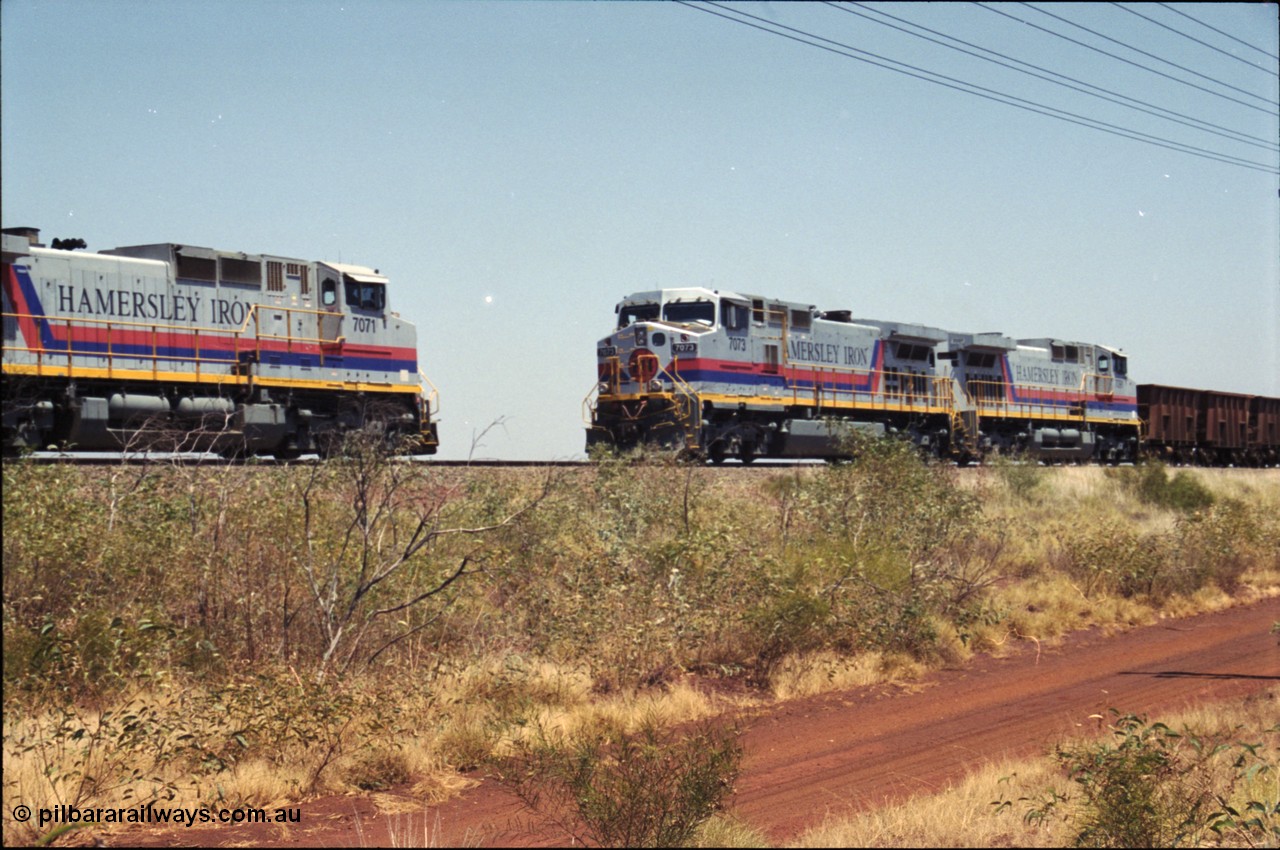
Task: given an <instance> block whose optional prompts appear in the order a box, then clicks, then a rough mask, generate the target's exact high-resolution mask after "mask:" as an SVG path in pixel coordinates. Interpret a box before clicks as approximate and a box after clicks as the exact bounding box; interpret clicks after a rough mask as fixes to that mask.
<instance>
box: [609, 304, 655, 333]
mask: <svg viewBox="0 0 1280 850" xmlns="http://www.w3.org/2000/svg"><path fill="white" fill-rule="evenodd" d="M656 318H658V305H657V304H623V305H622V306H621V307H620V308H619V309H618V327H619V328H625V327H627V326H628V325H634V324H635V323H636V322H652V321H653V320H654V319H656Z"/></svg>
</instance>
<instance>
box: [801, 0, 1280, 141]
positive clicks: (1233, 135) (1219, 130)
mask: <svg viewBox="0 0 1280 850" xmlns="http://www.w3.org/2000/svg"><path fill="white" fill-rule="evenodd" d="M827 5H828V6H830V7H832V8H833V9H837V10H839V11H841V12H846V13H848V14H850V15H857V16H858V17H860V18H864V19H866V20H868V21H871V22H872V23H877V24H880V25H881V26H886V27H889V28H891V29H895V30H897V31H898V32H902V33H906V34H907V35H910V36H913V37H915V38H920V39H923V40H925V41H928V42H931V43H933V44H937V45H940V46H942V47H946V48H948V49H950V50H955V51H957V52H960V53H964V54H966V55H968V56H973V57H975V58H977V59H981V60H983V61H985V62H991V63H993V64H995V65H999V66H1001V67H1002V68H1008V69H1009V70H1011V71H1017V72H1018V73H1020V74H1026V75H1027V76H1030V77H1035V78H1036V79H1039V80H1044V81H1045V82H1048V83H1053V84H1054V85H1057V86H1062V87H1064V88H1068V89H1071V90H1072V91H1077V92H1080V93H1081V94H1085V95H1088V96H1090V97H1096V98H1098V99H1100V100H1105V101H1107V102H1109V103H1114V104H1117V105H1119V106H1123V107H1125V108H1127V109H1133V110H1136V111H1138V112H1143V113H1146V114H1147V115H1152V116H1154V117H1156V118H1161V119H1164V120H1166V121H1173V122H1174V123H1177V124H1182V125H1183V126H1185V127H1190V128H1192V129H1193V130H1199V131H1201V132H1204V133H1212V134H1213V135H1215V136H1221V137H1222V138H1224V139H1230V140H1231V141H1234V142H1240V143H1241V144H1247V145H1253V146H1254V147H1260V148H1265V149H1266V150H1272V149H1274V148H1275V147H1276V144H1275V143H1274V142H1270V141H1268V140H1267V139H1263V138H1259V137H1257V136H1250V135H1248V134H1247V133H1241V132H1240V131H1238V130H1232V129H1230V128H1229V127H1223V126H1222V125H1220V124H1214V123H1212V122H1209V121H1203V120H1201V119H1199V118H1194V117H1192V116H1190V115H1185V114H1183V113H1181V112H1176V111H1174V110H1172V109H1165V108H1164V107H1162V106H1156V105H1155V104H1153V103H1148V102H1146V101H1144V100H1139V99H1138V98H1133V97H1129V96H1128V95H1125V94H1121V93H1120V92H1116V91H1111V90H1110V89H1105V88H1102V87H1101V86H1095V85H1093V84H1092V83H1086V82H1085V81H1083V80H1078V79H1076V78H1075V77H1069V76H1066V75H1065V74H1059V73H1058V72H1056V71H1050V70H1049V69H1048V68H1044V67H1041V66H1039V65H1034V64H1032V63H1030V62H1024V61H1022V60H1021V59H1015V58H1013V57H1012V56H1008V55H1006V54H1004V53H1000V52H999V51H997V50H990V49H988V48H985V47H982V46H980V45H977V44H973V43H972V42H968V41H965V40H963V39H960V38H956V37H954V36H950V35H947V34H946V33H942V32H938V31H937V30H933V29H930V28H928V27H926V26H923V25H921V24H917V23H915V22H913V21H908V20H905V19H903V18H899V17H896V16H894V15H890V14H889V13H888V12H884V11H881V10H880V9H874V8H872V7H870V6H866V5H864V4H862V3H853V4H851V5H853V6H857V7H859V8H862V9H865V10H867V11H868V12H873V13H875V14H877V15H881V16H883V17H886V18H889V19H891V20H894V21H898V22H900V23H903V24H906V25H907V26H910V27H915V28H916V29H920V30H923V31H925V32H927V33H932V34H933V35H936V36H940V37H941V38H945V39H947V40H949V41H954V42H957V43H958V44H963V45H965V46H966V47H972V48H974V50H980V51H982V52H983V53H989V54H991V55H993V56H999V57H1000V58H1001V59H1007V60H1009V62H1016V63H1017V64H1018V65H1022V66H1025V68H1034V69H1035V70H1036V71H1043V72H1044V74H1049V75H1050V76H1044V74H1036V73H1033V72H1031V71H1027V70H1025V69H1024V68H1017V67H1014V66H1013V65H1010V64H1008V63H1006V62H1001V61H998V60H996V59H992V58H990V57H989V56H980V55H979V54H977V53H974V52H973V51H970V50H964V49H962V48H959V47H956V46H955V45H953V44H946V43H944V42H941V41H938V40H937V39H934V38H929V37H928V36H924V35H921V34H920V33H916V32H911V31H910V30H907V29H903V28H902V27H898V26H894V25H893V24H890V23H887V22H885V21H881V20H878V19H876V18H872V17H870V16H868V15H866V14H863V13H862V12H858V11H856V10H855V9H852V8H850V7H849V6H848V5H845V4H844V3H835V2H830V0H828V2H827ZM1054 77H1056V78H1058V79H1053V78H1054ZM1062 80H1068V81H1070V82H1071V83H1078V84H1079V85H1075V86H1073V85H1069V84H1068V83H1064V82H1062ZM1080 86H1085V87H1086V88H1088V89H1093V91H1086V89H1084V88H1080ZM1098 92H1102V93H1103V94H1098ZM1106 95H1114V97H1107V96H1106ZM1117 98H1119V99H1117ZM1123 101H1128V103H1124V102H1123ZM1133 104H1141V106H1134V105H1133ZM1142 107H1150V109H1144V108H1142ZM1161 113H1164V114H1161ZM1171 116H1176V117H1171ZM1181 119H1186V120H1181ZM1193 122H1194V123H1193ZM1196 125H1203V126H1196ZM1208 128H1213V129H1208Z"/></svg>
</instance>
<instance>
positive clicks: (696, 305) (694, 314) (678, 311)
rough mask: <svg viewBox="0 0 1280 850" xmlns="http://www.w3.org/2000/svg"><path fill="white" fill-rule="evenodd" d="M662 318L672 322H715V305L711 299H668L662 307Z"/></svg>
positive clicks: (708, 323)
mask: <svg viewBox="0 0 1280 850" xmlns="http://www.w3.org/2000/svg"><path fill="white" fill-rule="evenodd" d="M662 318H663V319H664V320H665V321H668V322H671V323H673V324H693V323H698V324H703V325H714V324H715V323H716V305H715V304H714V303H713V302H711V301H670V302H668V303H667V304H666V306H664V307H663V308H662Z"/></svg>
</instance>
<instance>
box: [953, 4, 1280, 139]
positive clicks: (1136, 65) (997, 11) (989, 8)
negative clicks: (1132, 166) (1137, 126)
mask: <svg viewBox="0 0 1280 850" xmlns="http://www.w3.org/2000/svg"><path fill="white" fill-rule="evenodd" d="M974 5H977V6H978V8H979V9H986V10H987V12H992V13H995V14H997V15H1002V17H1005V18H1009V19H1010V20H1016V22H1018V23H1021V24H1025V26H1028V27H1032V28H1033V29H1039V31H1041V32H1046V33H1048V35H1051V36H1055V37H1057V38H1061V40H1064V41H1070V42H1071V44H1073V45H1079V46H1080V47H1087V49H1088V50H1092V51H1094V52H1100V54H1102V55H1103V56H1110V58H1111V59H1116V60H1119V61H1123V63H1124V64H1126V65H1133V67H1134V68H1140V69H1143V70H1149V72H1151V73H1153V74H1156V76H1158V77H1164V78H1165V79H1171V81H1174V82H1175V83H1181V84H1183V86H1190V87H1192V88H1198V90H1199V91H1202V92H1206V93H1210V95H1213V96H1215V97H1221V99H1224V100H1229V101H1231V102H1233V104H1239V105H1242V106H1247V108H1248V109H1256V110H1258V111H1260V113H1263V114H1266V115H1275V114H1276V113H1271V111H1267V110H1265V109H1262V108H1261V106H1254V105H1253V104H1247V102H1244V101H1243V100H1236V99H1235V97H1231V96H1230V95H1224V93H1222V92H1216V91H1213V90H1211V88H1204V87H1203V86H1197V84H1196V83H1193V82H1188V81H1185V79H1179V78H1178V77H1174V76H1171V74H1166V73H1165V72H1162V70H1156V69H1155V68H1148V67H1147V65H1142V64H1139V63H1135V61H1130V60H1128V59H1125V58H1124V56H1117V55H1115V54H1112V52H1107V51H1106V50H1102V49H1101V47H1094V46H1093V45H1088V44H1084V42H1083V41H1076V40H1075V38H1071V37H1070V36H1064V35H1062V33H1060V32H1053V31H1052V29H1048V28H1046V27H1041V26H1038V24H1034V23H1032V22H1030V20H1024V19H1021V18H1019V17H1018V15H1011V14H1009V13H1007V12H1001V10H1000V9H993V8H992V6H984V5H982V4H980V3H975V4H974Z"/></svg>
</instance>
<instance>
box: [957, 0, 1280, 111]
mask: <svg viewBox="0 0 1280 850" xmlns="http://www.w3.org/2000/svg"><path fill="white" fill-rule="evenodd" d="M978 5H982V4H978ZM1021 5H1023V6H1026V7H1027V8H1028V9H1033V10H1035V11H1037V12H1039V13H1040V14H1042V15H1048V16H1049V17H1051V18H1053V19H1054V20H1056V21H1061V22H1062V23H1064V24H1067V25H1068V26H1072V27H1075V28H1076V29H1082V30H1084V31H1085V32H1087V33H1089V34H1090V35H1096V36H1097V37H1098V38H1102V39H1106V40H1107V41H1110V42H1112V43H1114V44H1118V45H1120V46H1121V47H1127V48H1129V49H1130V50H1132V51H1134V52H1135V53H1141V54H1142V55H1143V56H1146V57H1148V58H1151V59H1155V60H1156V61H1157V62H1163V63H1165V64H1166V65H1172V66H1173V67H1175V68H1177V69H1179V70H1181V71H1186V72H1187V73H1188V74H1193V75H1194V76H1197V77H1200V78H1201V79H1203V80H1208V81H1209V82H1211V83H1216V84H1217V85H1220V86H1222V87H1223V88H1228V89H1231V90H1232V91H1238V92H1240V93H1241V94H1243V95H1248V96H1249V97H1252V98H1257V99H1258V100H1260V101H1262V102H1263V103H1266V104H1268V105H1269V104H1270V103H1271V101H1270V100H1268V99H1267V98H1265V97H1262V96H1261V95H1256V94H1254V93H1253V92H1251V91H1246V90H1244V89H1242V88H1237V87H1236V86H1233V85H1231V84H1230V83H1224V82H1222V81H1221V80H1215V79H1214V78H1213V77H1207V76H1205V75H1204V74H1201V73H1200V72H1199V71H1193V70H1191V69H1190V68H1184V67H1183V66H1181V65H1179V64H1178V63H1177V62H1170V61H1169V60H1168V59H1162V58H1160V57H1159V56H1156V55H1155V54H1154V53H1148V52H1147V51H1145V50H1142V49H1140V48H1137V47H1134V46H1133V45H1131V44H1125V43H1124V42H1123V41H1119V40H1118V39H1114V38H1112V37H1111V36H1109V35H1103V34H1102V33H1100V32H1097V31H1096V30H1091V29H1089V28H1088V27H1086V26H1084V25H1082V24H1077V23H1076V22H1074V21H1069V20H1067V19H1066V18H1064V17H1062V16H1060V15H1055V14H1053V12H1046V11H1045V10H1044V9H1041V8H1038V7H1036V6H1032V5H1031V4H1030V3H1022V4H1021ZM983 8H985V9H991V7H990V6H984V7H983ZM991 11H993V12H994V11H996V10H995V9H991ZM1001 14H1003V12H1002V13H1001ZM1008 17H1013V16H1012V15H1009V16H1008ZM1014 20H1019V19H1018V18H1014ZM1023 23H1024V24H1028V25H1029V26H1035V24H1030V23H1029V22H1028V21H1023ZM1037 29H1041V28H1040V27H1037ZM1044 32H1048V33H1051V34H1052V35H1056V36H1058V37H1059V38H1065V39H1066V40H1067V41H1070V42H1072V43H1074V44H1081V45H1083V46H1084V47H1088V48H1089V49H1090V50H1097V51H1098V52H1099V53H1101V54H1103V55H1105V56H1110V57H1111V58H1112V59H1119V60H1120V61H1121V62H1126V63H1128V64H1130V65H1134V66H1136V67H1138V68H1145V69H1146V70H1148V71H1152V72H1153V73H1156V74H1160V72H1159V71H1155V70H1154V69H1152V68H1147V67H1146V66H1145V65H1138V64H1137V63H1136V62H1129V60H1128V59H1123V58H1121V57H1119V56H1116V55H1115V54H1112V53H1107V52H1106V51H1105V50H1098V48H1096V47H1093V46H1092V45H1088V44H1084V43H1083V42H1079V41H1075V40H1074V39H1070V38H1067V37H1066V36H1065V35H1062V34H1061V33H1056V32H1053V31H1052V30H1044ZM1160 76H1162V77H1168V78H1169V79H1171V80H1177V81H1178V82H1180V83H1182V84H1183V85H1188V86H1192V87H1193V88H1197V89H1200V90H1201V91H1204V92H1208V93H1209V94H1213V95H1217V96H1218V97H1223V98H1226V99H1227V100H1230V101H1234V102H1235V103H1239V104H1241V105H1242V106H1248V107H1249V108H1250V109H1257V110H1258V111H1259V112H1266V113H1267V114H1268V115H1276V114H1280V113H1275V112H1269V111H1268V110H1265V109H1262V108H1260V107H1257V106H1253V105H1252V104H1248V103H1245V102H1244V101H1242V100H1236V99H1235V98H1233V97H1227V95H1225V94H1221V93H1219V92H1215V91H1212V90H1210V89H1206V88H1203V87H1202V86H1197V85H1195V84H1194V83H1189V82H1187V81H1186V80H1178V78H1177V77H1170V76H1169V75H1168V74H1160Z"/></svg>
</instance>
